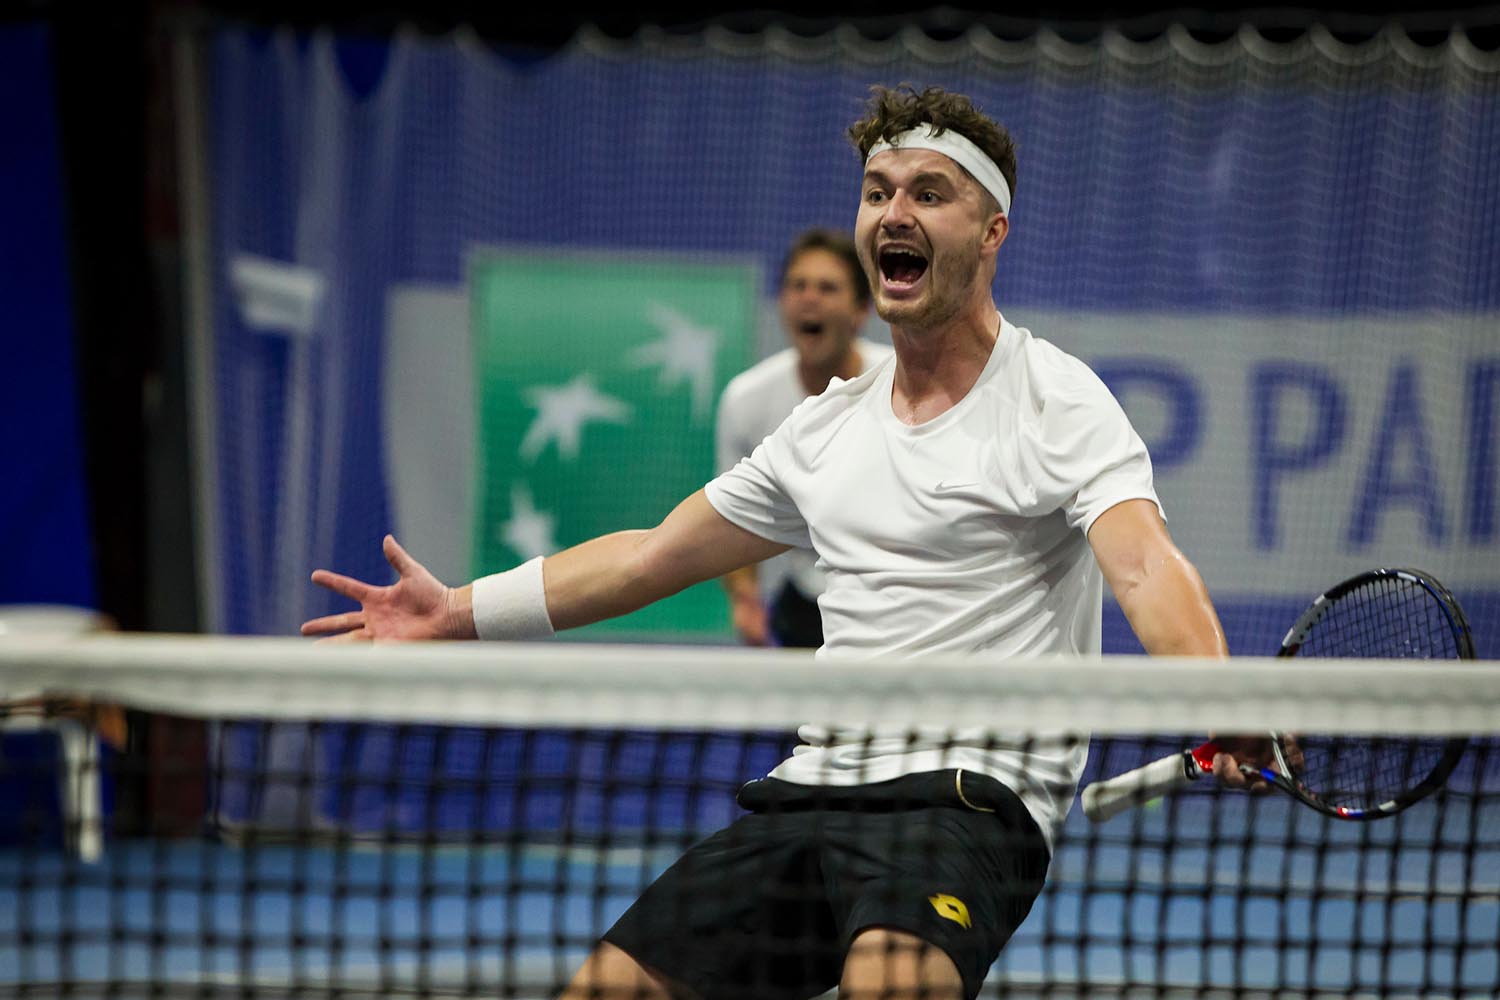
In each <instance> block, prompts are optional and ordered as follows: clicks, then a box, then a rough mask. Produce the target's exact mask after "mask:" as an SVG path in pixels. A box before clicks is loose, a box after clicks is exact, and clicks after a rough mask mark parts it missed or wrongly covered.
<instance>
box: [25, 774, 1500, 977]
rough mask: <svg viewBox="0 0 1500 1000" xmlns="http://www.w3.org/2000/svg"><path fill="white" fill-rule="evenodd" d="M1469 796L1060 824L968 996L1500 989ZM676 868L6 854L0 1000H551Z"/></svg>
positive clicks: (525, 854) (193, 847) (1481, 825)
mask: <svg viewBox="0 0 1500 1000" xmlns="http://www.w3.org/2000/svg"><path fill="white" fill-rule="evenodd" d="M1470 801H1471V800H1469V799H1467V798H1464V797H1454V796H1449V797H1446V798H1445V800H1444V802H1443V809H1442V810H1441V815H1442V817H1443V820H1442V823H1441V825H1439V824H1438V822H1437V819H1438V816H1439V810H1438V809H1437V808H1436V807H1435V806H1434V805H1432V804H1429V803H1423V804H1420V805H1418V806H1417V807H1415V808H1414V809H1412V810H1410V811H1408V812H1407V813H1405V814H1403V815H1401V816H1399V817H1396V818H1395V819H1388V820H1383V821H1380V822H1376V823H1368V824H1353V823H1341V822H1339V821H1335V820H1326V819H1323V818H1321V817H1319V816H1317V815H1316V814H1314V813H1313V812H1311V811H1310V810H1307V809H1305V808H1302V807H1301V806H1298V805H1296V804H1294V803H1292V802H1290V800H1287V799H1284V798H1283V797H1281V796H1273V797H1269V798H1266V799H1259V800H1254V801H1252V800H1250V799H1249V798H1248V797H1245V796H1224V795H1213V794H1199V793H1196V792H1193V793H1188V794H1184V795H1179V796H1178V797H1177V798H1175V799H1173V800H1171V801H1170V802H1169V803H1166V804H1159V805H1157V806H1154V807H1151V808H1147V809H1143V810H1140V811H1138V812H1136V813H1134V814H1127V815H1126V816H1122V817H1118V818H1116V819H1115V820H1112V821H1111V822H1110V823H1108V824H1105V825H1102V826H1097V827H1090V826H1089V825H1088V824H1087V822H1086V821H1085V820H1083V819H1082V817H1081V816H1079V815H1078V813H1077V810H1075V811H1074V816H1073V817H1072V818H1071V819H1070V821H1069V825H1068V830H1067V835H1066V837H1065V839H1064V843H1063V845H1062V847H1061V848H1060V850H1059V851H1058V853H1057V856H1056V857H1055V859H1054V862H1053V867H1052V877H1051V880H1050V885H1049V888H1048V890H1047V892H1046V893H1045V894H1044V895H1043V897H1042V899H1041V900H1040V901H1039V902H1038V903H1037V905H1036V907H1035V908H1034V909H1033V911H1032V913H1031V915H1030V916H1029V917H1028V919H1027V921H1026V923H1025V924H1024V925H1023V927H1022V928H1021V930H1020V931H1019V932H1018V933H1017V935H1016V936H1015V937H1014V938H1013V939H1012V941H1011V943H1010V944H1009V946H1008V947H1007V948H1006V950H1005V952H1004V953H1003V955H1002V957H1001V960H1000V962H999V963H997V965H996V967H995V969H994V971H993V972H992V974H991V976H990V979H989V984H988V986H987V988H986V995H1007V996H1014V995H1022V996H1026V995H1051V996H1100V995H1114V996H1136V995H1141V996H1145V995H1154V996H1204V997H1207V996H1221V995H1222V996H1230V995H1237V996H1253V995H1264V996H1279V995H1284V996H1294V995H1295V996H1308V995H1317V994H1321V993H1323V992H1325V991H1326V992H1328V993H1330V994H1335V993H1336V994H1340V995H1344V996H1371V997H1375V996H1408V995H1410V996H1418V995H1420V996H1465V997H1468V996H1488V997H1494V996H1496V995H1497V994H1500V845H1497V844H1496V841H1495V839H1494V838H1493V836H1492V835H1489V834H1486V833H1484V831H1494V830H1497V829H1500V802H1496V801H1493V800H1491V799H1486V800H1484V804H1483V805H1481V806H1478V807H1474V806H1471V805H1470V804H1469V803H1470ZM1169 832H1171V833H1172V834H1173V835H1172V836H1171V837H1169V836H1168V834H1169ZM1486 837H1489V839H1485V838H1486ZM1169 841H1171V843H1170V846H1169ZM1132 842H1133V844H1134V846H1131V844H1132ZM676 852H677V848H676V847H675V846H674V847H673V848H670V849H662V850H659V851H653V852H643V851H641V850H634V849H619V848H617V849H612V850H600V849H595V848H586V847H577V846H575V847H568V848H561V847H557V846H541V845H524V844H520V843H517V844H514V845H505V846H492V845H480V846H473V847H468V846H437V847H432V848H429V849H427V850H425V851H424V850H422V849H421V848H418V847H382V846H373V845H372V846H368V847H366V846H360V845H353V846H350V845H346V846H344V847H342V848H341V849H337V850H335V849H333V848H331V847H309V846H300V847H299V846H279V845H277V846H273V845H264V844H261V845H257V846H255V847H253V848H245V847H237V846H231V845H228V844H222V843H210V842H187V841H172V842H158V843H152V842H129V841H127V842H119V843H114V844H112V845H111V846H110V847H109V849H108V851H107V853H106V856H105V858H104V860H103V861H101V862H99V863H97V864H93V865H86V864H82V863H79V862H76V861H73V860H71V859H69V858H67V857H66V856H65V855H63V854H62V853H61V852H50V853H38V852H35V851H33V852H28V853H27V854H26V855H25V856H22V855H21V854H20V853H19V852H17V851H15V850H9V851H7V852H6V853H4V854H0V995H15V994H16V993H17V992H18V989H17V987H18V985H19V984H21V983H33V984H35V983H43V984H49V983H57V982H60V981H66V982H72V983H75V984H79V988H78V989H77V990H75V993H76V995H83V996H87V995H95V993H94V991H95V989H96V987H98V988H99V991H101V992H102V987H103V984H105V983H108V982H113V983H115V984H136V985H129V986H123V987H119V990H120V994H119V995H130V996H134V995H139V994H140V993H145V992H148V991H149V990H150V989H151V988H152V987H150V986H149V985H148V984H152V983H156V984H173V987H175V989H172V990H171V991H170V995H177V993H178V992H181V993H187V992H189V991H191V990H204V989H206V990H209V991H212V990H214V989H215V988H216V987H223V988H224V989H225V991H226V992H228V991H229V990H230V989H232V988H233V987H234V986H243V985H246V984H254V985H255V986H256V987H257V990H256V991H255V992H254V993H253V995H257V996H259V995H287V996H296V995H299V994H311V995H324V994H323V991H324V990H326V989H328V988H329V987H332V986H337V987H339V988H340V989H341V991H342V995H347V996H363V995H371V996H376V995H386V996H405V995H412V994H418V995H420V994H423V993H427V994H431V995H437V996H442V995H448V994H454V995H469V994H470V993H490V992H498V991H500V990H501V989H507V990H508V995H513V996H545V995H548V994H549V993H551V992H552V991H553V990H554V989H555V988H556V985H557V984H558V983H560V982H564V981H566V979H567V977H568V976H569V975H570V974H571V972H572V971H573V969H574V968H575V967H576V964H577V962H578V961H579V960H580V959H581V957H582V955H583V954H584V952H585V950H586V949H587V947H588V946H589V944H590V943H591V942H592V939H593V938H594V937H595V936H596V935H597V934H598V933H599V932H600V931H602V930H603V929H604V928H605V927H607V926H608V925H609V924H610V922H611V921H612V920H613V919H614V918H615V916H616V915H618V914H619V913H620V912H621V911H622V910H623V909H624V907H625V906H626V905H628V903H629V902H630V901H631V899H633V898H634V896H635V894H636V893H637V891H638V890H639V888H640V886H641V885H643V884H644V882H645V881H646V880H648V879H649V878H650V877H651V876H652V875H654V874H655V873H656V872H657V871H659V870H660V869H661V868H662V867H664V866H665V865H666V864H668V863H669V862H670V861H671V859H672V857H674V856H675V854H676ZM423 886H425V887H426V888H425V890H424V889H423V888H422V887H423ZM250 939H253V940H254V947H253V948H252V947H248V946H246V945H245V942H246V941H247V940H250ZM502 984H508V987H504V986H502ZM1127 984H1128V985H1127ZM166 991H167V990H164V992H166ZM1231 991H1234V992H1231ZM1283 991H1284V992H1283ZM44 992H45V991H44ZM28 995H37V994H35V993H31V994H28ZM208 995H214V994H213V993H212V992H210V993H208Z"/></svg>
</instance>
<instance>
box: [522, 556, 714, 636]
mask: <svg viewBox="0 0 1500 1000" xmlns="http://www.w3.org/2000/svg"><path fill="white" fill-rule="evenodd" d="M649 535H650V532H647V531H617V532H614V533H613V534H609V535H601V536H600V537H598V538H594V539H591V540H589V541H587V542H584V543H582V544H581V545H575V546H574V547H572V548H571V549H567V550H565V551H563V552H559V553H558V554H557V555H555V556H550V557H549V558H548V559H547V560H546V561H545V562H544V563H543V564H542V575H543V578H544V580H545V581H546V588H547V615H548V617H550V618H551V619H552V627H553V628H555V629H557V630H559V631H561V630H562V629H565V628H577V627H579V626H580V625H590V624H593V623H594V622H598V621H603V620H605V619H606V618H614V617H617V616H619V615H624V614H629V613H630V612H632V611H636V610H639V609H640V608H643V607H645V606H646V605H648V604H650V603H652V602H653V601H658V600H660V599H661V598H663V597H668V596H670V595H672V594H675V593H677V591H679V590H681V589H682V588H683V587H685V586H687V585H688V583H690V582H693V581H691V580H687V579H681V578H678V577H676V576H674V575H671V574H668V573H664V572H661V571H660V570H659V569H658V568H657V567H655V566H653V565H652V563H651V562H650V561H649V557H648V553H647V551H646V549H645V545H646V542H647V540H648V538H649Z"/></svg>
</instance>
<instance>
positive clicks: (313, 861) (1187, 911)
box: [0, 636, 1500, 998]
mask: <svg viewBox="0 0 1500 1000" xmlns="http://www.w3.org/2000/svg"><path fill="white" fill-rule="evenodd" d="M1492 668H1493V664H1486V663H1483V662H1480V663H1462V664H1448V663H1442V664H1438V663H1413V662H1407V661H1403V662H1374V661H1370V662H1365V661H1336V662H1335V661H1328V662H1314V661H1286V660H1270V659H1245V660H1239V661H1236V662H1234V664H1233V665H1232V666H1225V665H1223V664H1216V663H1202V662H1195V661H1189V660H1182V661H1163V660H1146V659H1140V658H1119V659H1108V660H1104V661H1098V660H1095V661H1081V662H1070V661H1061V660H1038V661H1016V662H1005V663H996V662H986V661H983V660H967V659H954V658H950V659H943V660H938V659H931V660H921V661H905V662H898V661H874V662H863V663H845V662H817V663H816V664H815V663H814V661H813V660H812V659H811V658H810V657H809V656H808V655H806V654H802V653H793V652H766V651H747V650H737V649H708V648H693V649H683V648H651V647H603V646H591V645H586V644H563V643H557V644H550V645H539V646H531V645H504V646H499V645H496V646H483V645H480V644H469V645H464V644H456V645H455V644H436V645H412V646H380V647H373V648H372V647H360V648H354V647H328V646H323V647H317V648H313V647H311V646H308V645H306V644H304V643H302V642H300V641H295V640H286V641H283V640H275V639H237V640H229V639H189V638H147V637H122V636H112V637H91V638H76V639H66V640H61V639H59V640H24V641H23V640H15V641H7V642H5V643H0V698H3V699H4V702H5V704H6V705H7V706H8V707H7V708H6V710H5V713H4V715H5V718H4V720H3V725H4V726H5V729H4V733H5V734H7V735H5V738H4V743H3V746H4V753H3V754H0V784H3V786H4V792H3V794H4V799H3V801H4V813H5V820H4V823H3V827H4V829H3V840H4V842H3V843H0V996H55V995H68V996H77V997H92V996H110V997H135V996H163V997H178V996H193V997H218V996H224V997H230V996H233V997H273V996H274V997H287V996H289V997H312V998H324V997H364V996H372V997H373V996H381V997H410V996H434V997H449V996H454V997H470V996H503V997H544V996H550V995H553V994H555V993H556V992H557V991H559V990H560V989H561V988H562V987H563V986H564V985H565V984H566V983H567V981H568V980H569V978H570V977H571V976H572V974H573V972H574V970H575V969H576V967H577V965H578V964H579V962H580V961H581V960H582V958H583V956H584V955H585V954H586V953H587V952H588V950H589V949H590V948H591V947H592V946H593V945H594V944H595V942H596V941H597V939H598V938H599V936H600V935H601V934H602V933H603V932H604V931H605V930H606V929H608V928H609V926H610V925H611V923H612V922H613V921H614V920H615V918H616V917H617V916H618V915H619V914H620V913H621V912H622V911H623V910H624V909H625V908H626V907H627V906H628V905H629V904H630V903H631V902H632V901H633V900H634V899H635V898H636V897H637V896H638V895H639V893H640V892H641V891H642V889H643V888H644V887H645V886H646V885H647V884H648V883H649V882H650V881H652V880H653V879H654V878H655V876H656V875H657V874H658V873H659V872H661V871H662V870H663V869H664V868H665V867H666V866H668V865H669V864H671V863H672V861H673V860H674V859H675V858H677V857H678V856H679V855H680V854H681V853H682V852H683V851H684V850H685V849H686V848H687V847H688V846H689V845H690V844H692V843H694V842H695V841H697V840H699V839H700V838H702V837H704V836H706V835H708V834H710V833H711V832H713V831H714V830H717V829H719V828H721V827H723V826H725V825H726V824H728V823H730V822H732V821H733V820H735V819H736V817H738V816H740V815H742V814H743V810H741V809H740V807H739V806H738V805H737V804H736V801H735V793H736V790H737V789H738V788H739V787H740V785H741V784H742V783H743V782H744V781H746V780H747V779H751V778H756V777H760V776H761V775H764V774H765V773H766V772H767V771H768V770H769V769H770V768H772V767H774V766H775V765H776V764H777V763H778V762H780V761H781V760H782V759H783V757H784V756H786V754H787V753H788V752H789V750H790V748H791V747H792V746H793V745H794V744H795V743H796V742H797V738H796V736H795V734H794V729H795V727H796V726H797V725H798V724H802V723H809V722H824V723H828V724H829V725H831V726H838V727H841V731H842V732H843V733H844V734H845V736H844V738H846V739H854V738H856V737H855V736H853V735H850V734H851V733H858V732H864V733H866V734H867V735H869V736H870V738H885V739H889V738H890V736H891V734H892V733H903V732H905V733H909V734H910V736H911V738H912V739H913V740H915V739H917V731H918V730H917V727H919V726H921V727H942V728H944V729H945V730H947V731H949V732H951V733H952V734H954V739H955V744H958V743H962V744H964V745H968V746H973V745H975V744H976V743H983V741H985V740H986V739H989V738H990V737H989V736H987V735H986V734H993V738H994V739H996V740H1001V739H1003V740H1006V741H1011V742H1014V741H1015V740H1016V739H1017V734H1034V735H1035V736H1036V738H1037V739H1038V740H1042V739H1047V740H1056V739H1057V738H1058V737H1059V736H1061V737H1063V739H1064V745H1066V740H1067V739H1069V738H1079V739H1091V743H1090V746H1089V760H1088V764H1087V766H1086V771H1085V777H1084V781H1085V782H1089V781H1092V780H1095V779H1097V778H1099V777H1101V776H1107V775H1112V774H1116V773H1119V772H1123V771H1126V770H1129V769H1131V768H1133V767H1135V766H1138V765H1140V764H1142V763H1145V762H1147V761H1150V760H1153V759H1155V758H1157V757H1160V756H1162V755H1164V754H1167V753H1171V752H1175V751H1178V750H1181V749H1183V748H1185V747H1188V746H1192V745H1195V744H1196V743H1198V742H1201V741H1202V740H1203V738H1204V736H1205V734H1206V733H1209V732H1214V731H1217V732H1262V731H1266V730H1272V729H1275V730H1287V731H1294V732H1299V733H1379V734H1382V735H1383V736H1386V737H1389V738H1400V739H1411V740H1413V741H1423V742H1429V741H1431V740H1433V739H1438V740H1444V739H1448V738H1455V737H1456V738H1467V740H1468V742H1467V745H1466V749H1465V751H1464V754H1463V757H1462V758H1461V759H1460V761H1459V764H1458V766H1457V767H1456V769H1455V770H1454V771H1453V772H1452V774H1451V775H1449V776H1448V778H1447V779H1446V781H1445V782H1444V783H1443V785H1442V787H1440V788H1439V789H1438V790H1437V791H1435V792H1434V793H1433V794H1431V795H1429V796H1428V797H1426V798H1424V799H1423V800H1422V801H1420V802H1418V803H1417V804H1415V805H1414V806H1412V807H1411V808H1410V809H1408V810H1406V811H1404V812H1402V813H1400V814H1399V815H1397V816H1394V817H1391V818H1387V819H1382V820H1378V821H1372V822H1366V823H1353V822H1346V821H1340V820H1337V819H1332V818H1327V817H1325V816H1323V815H1321V814H1319V813H1317V812H1315V811H1314V810H1312V809H1310V808H1307V807H1305V806H1303V805H1301V804H1299V803H1297V802H1296V801H1295V800H1294V799H1292V798H1291V797H1290V796H1288V795H1284V794H1281V793H1275V794H1271V795H1264V796H1251V795H1246V794H1243V793H1232V792H1223V791H1219V790H1217V789H1215V788H1214V787H1213V786H1212V783H1211V782H1209V781H1203V782H1199V783H1198V784H1196V785H1194V786H1193V787H1191V788H1188V789H1186V790H1184V791H1182V792H1180V793H1178V794H1176V795H1173V796H1170V797H1168V798H1166V799H1163V800H1161V801H1159V802H1157V803H1154V804H1148V805H1143V806H1142V807H1141V808H1137V809H1133V810H1130V811H1128V812H1126V813H1124V814H1122V815H1120V816H1117V817H1115V818H1114V819H1112V820H1110V821H1108V822H1104V823H1099V824H1090V823H1089V822H1088V821H1087V820H1086V819H1085V818H1084V817H1083V816H1082V815H1081V813H1080V810H1079V809H1078V808H1077V807H1076V806H1075V807H1074V808H1073V810H1072V811H1071V813H1070V814H1069V816H1068V819H1067V821H1066V823H1065V824H1064V825H1063V826H1062V828H1061V832H1060V834H1059V835H1058V838H1057V840H1056V842H1055V844H1054V845H1053V848H1054V849H1053V853H1052V857H1051V864H1050V870H1049V873H1048V877H1047V881H1046V887H1045V889H1044V890H1043V892H1042V894H1041V896H1040V897H1039V898H1038V900H1037V901H1036V903H1035V904H1034V905H1033V906H1032V907H1031V910H1030V913H1029V914H1028V915H1027V916H1026V918H1025V920H1024V922H1022V923H1021V925H1020V927H1019V929H1018V930H1016V932H1015V933H1014V935H1013V937H1011V939H1010V941H1009V943H1008V944H1007V945H1006V946H1005V948H1004V949H1003V951H1002V952H1001V955H1000V958H999V960H998V961H997V962H996V963H995V964H994V966H993V968H991V969H990V970H989V972H988V976H987V978H986V980H985V986H984V991H983V994H982V995H984V996H1025V997H1030V996H1038V997H1040V996H1052V997H1085V996H1087V997H1148V996H1149V997H1213V998H1219V997H1223V998H1229V997H1294V996H1295V997H1320V996H1330V997H1331V996H1342V997H1351V996H1352V997H1365V996H1368V997H1407V996H1409V997H1440V996H1441V997H1481V996H1483V997H1495V996H1500V944H1497V942H1500V755H1497V752H1496V748H1497V742H1500V738H1497V734H1500V672H1496V671H1494V670H1493V669H1492ZM116 707H123V708H124V710H125V717H126V719H127V720H128V728H129V735H128V738H125V739H123V740H119V741H114V742H119V744H120V746H119V748H118V749H117V748H115V747H113V746H111V745H109V743H110V742H111V741H106V742H105V743H104V745H103V746H102V748H101V744H100V740H99V739H98V738H97V736H98V732H97V731H98V729H99V728H100V727H99V724H98V723H99V719H100V718H101V714H100V713H101V710H102V709H104V708H111V709H113V708H116ZM28 727H30V728H41V729H44V730H47V732H46V733H43V734H40V735H36V734H33V735H31V736H25V735H22V734H21V732H20V731H21V730H23V729H25V728H28ZM924 731H925V730H924ZM170 734H176V735H175V738H168V736H169V735H170ZM184 734H186V735H184ZM27 740H31V741H33V742H34V743H35V745H33V746H30V747H27V746H25V745H24V744H25V743H26V741H27ZM143 789H144V791H143ZM163 816H167V817H168V818H169V820H170V821H167V820H164V819H163ZM745 891H748V887H746V888H745ZM934 905H937V904H934ZM682 933H683V934H684V935H690V934H692V933H693V929H692V927H691V925H684V927H683V931H682ZM747 975H748V976H751V977H753V976H754V975H756V973H755V972H754V971H753V970H752V971H750V972H748V973H747ZM724 985H725V995H735V993H736V991H738V992H739V993H740V994H741V995H756V989H755V984H754V983H753V982H742V983H736V984H724Z"/></svg>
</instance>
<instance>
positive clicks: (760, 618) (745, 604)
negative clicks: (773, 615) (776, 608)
mask: <svg viewBox="0 0 1500 1000" xmlns="http://www.w3.org/2000/svg"><path fill="white" fill-rule="evenodd" d="M729 609H730V614H731V615H732V616H733V618H734V630H735V631H736V632H738V633H739V636H740V640H741V641H742V642H744V644H745V645H747V646H768V645H770V644H771V627H770V624H769V621H770V616H769V615H767V614H766V606H765V605H764V604H762V603H761V602H760V595H759V594H752V595H750V596H748V597H741V596H738V595H736V596H734V597H731V598H730V600H729Z"/></svg>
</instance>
